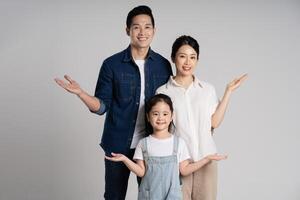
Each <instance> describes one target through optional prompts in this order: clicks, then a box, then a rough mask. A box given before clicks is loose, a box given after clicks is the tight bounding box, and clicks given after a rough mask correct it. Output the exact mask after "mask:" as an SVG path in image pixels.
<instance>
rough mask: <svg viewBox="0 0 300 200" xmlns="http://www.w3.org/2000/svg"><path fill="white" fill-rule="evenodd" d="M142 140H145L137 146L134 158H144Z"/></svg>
mask: <svg viewBox="0 0 300 200" xmlns="http://www.w3.org/2000/svg"><path fill="white" fill-rule="evenodd" d="M142 141H143V140H140V141H139V143H138V145H137V146H136V148H135V152H134V156H133V159H134V160H144V157H143V150H142Z"/></svg>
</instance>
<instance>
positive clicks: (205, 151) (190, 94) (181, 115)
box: [156, 77, 219, 161]
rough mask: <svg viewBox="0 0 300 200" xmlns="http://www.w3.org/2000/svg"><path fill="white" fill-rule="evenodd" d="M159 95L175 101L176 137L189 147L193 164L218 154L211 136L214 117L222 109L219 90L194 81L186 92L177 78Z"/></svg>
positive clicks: (159, 90)
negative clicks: (212, 118)
mask: <svg viewBox="0 0 300 200" xmlns="http://www.w3.org/2000/svg"><path fill="white" fill-rule="evenodd" d="M156 93H163V94H166V95H168V96H170V97H171V99H172V102H173V107H174V117H173V121H174V124H175V134H177V135H178V136H180V137H182V138H183V139H184V140H185V142H186V143H187V144H188V148H189V152H190V155H191V157H192V159H193V161H198V160H200V159H202V158H203V157H205V156H207V155H209V154H214V153H216V152H217V149H216V145H215V142H214V140H213V137H212V133H211V116H212V115H213V113H214V112H215V110H216V108H217V106H218V103H219V101H218V98H217V95H216V91H215V88H214V87H213V86H212V85H211V84H209V83H206V82H204V81H199V80H198V79H197V78H196V77H194V81H193V83H192V84H191V85H190V86H189V87H188V88H187V89H185V88H184V87H181V86H180V85H179V84H178V83H176V81H175V80H174V78H173V77H170V79H169V81H168V82H167V83H166V84H165V85H163V86H161V87H159V88H158V89H157V91H156Z"/></svg>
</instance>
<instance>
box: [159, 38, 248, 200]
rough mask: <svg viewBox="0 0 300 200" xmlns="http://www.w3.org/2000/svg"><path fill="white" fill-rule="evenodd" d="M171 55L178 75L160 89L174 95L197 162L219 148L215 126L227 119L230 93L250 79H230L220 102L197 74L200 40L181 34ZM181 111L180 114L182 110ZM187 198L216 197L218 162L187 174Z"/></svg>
mask: <svg viewBox="0 0 300 200" xmlns="http://www.w3.org/2000/svg"><path fill="white" fill-rule="evenodd" d="M171 58H172V61H173V63H175V66H176V76H173V77H170V79H169V81H168V82H167V83H166V84H165V85H163V86H161V87H160V88H158V89H157V93H163V94H166V95H168V96H170V97H171V99H172V101H173V103H174V124H175V126H176V135H179V136H181V137H182V138H183V139H184V140H185V142H187V143H188V144H189V146H188V147H189V153H190V155H191V158H192V160H193V161H194V162H195V163H198V162H199V161H200V162H201V161H202V160H203V158H207V155H210V154H215V153H216V152H217V150H216V146H215V143H214V141H213V138H212V129H214V128H216V127H218V126H219V125H220V123H221V121H222V120H223V117H224V113H225V110H226V108H227V105H228V102H229V97H230V96H231V94H232V92H233V91H234V90H235V89H236V88H237V87H239V86H240V84H241V83H242V82H243V81H244V80H245V79H246V77H247V75H246V74H245V75H243V76H241V77H240V78H237V79H235V80H233V81H232V82H230V83H229V84H228V85H227V87H226V90H225V94H224V96H223V98H222V100H221V101H220V102H218V98H217V95H216V92H215V89H214V87H213V86H212V85H210V84H209V83H206V82H203V81H200V80H198V79H197V77H196V76H195V75H194V70H195V68H196V65H197V63H198V59H199V45H198V42H197V41H196V40H195V39H194V38H192V37H190V36H181V37H179V38H177V39H176V40H175V42H174V44H173V46H172V54H171ZM179 113H180V114H179ZM182 182H183V187H182V190H183V196H184V199H185V200H191V199H193V200H215V199H216V191H217V190H216V189H217V166H216V162H210V163H208V164H207V165H205V166H203V167H202V168H200V167H199V170H196V171H195V172H193V173H192V174H191V175H189V176H186V177H183V179H182Z"/></svg>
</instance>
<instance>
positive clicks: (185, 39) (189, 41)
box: [171, 35, 199, 61]
mask: <svg viewBox="0 0 300 200" xmlns="http://www.w3.org/2000/svg"><path fill="white" fill-rule="evenodd" d="M183 45H189V46H191V47H192V48H193V49H194V50H195V51H196V53H197V59H198V58H199V44H198V42H197V40H195V39H194V38H192V37H191V36H188V35H182V36H180V37H179V38H177V39H176V40H175V41H174V43H173V46H172V53H171V59H172V61H174V60H175V56H176V53H177V51H178V49H179V48H180V47H182V46H183Z"/></svg>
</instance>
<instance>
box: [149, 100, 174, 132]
mask: <svg viewBox="0 0 300 200" xmlns="http://www.w3.org/2000/svg"><path fill="white" fill-rule="evenodd" d="M147 118H148V121H149V122H150V124H151V126H152V127H153V131H168V128H169V125H170V123H171V121H172V111H171V110H170V106H169V105H168V104H167V103H165V102H162V101H160V102H157V103H156V104H155V105H154V106H153V107H152V109H151V110H150V112H149V113H148V114H147Z"/></svg>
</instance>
